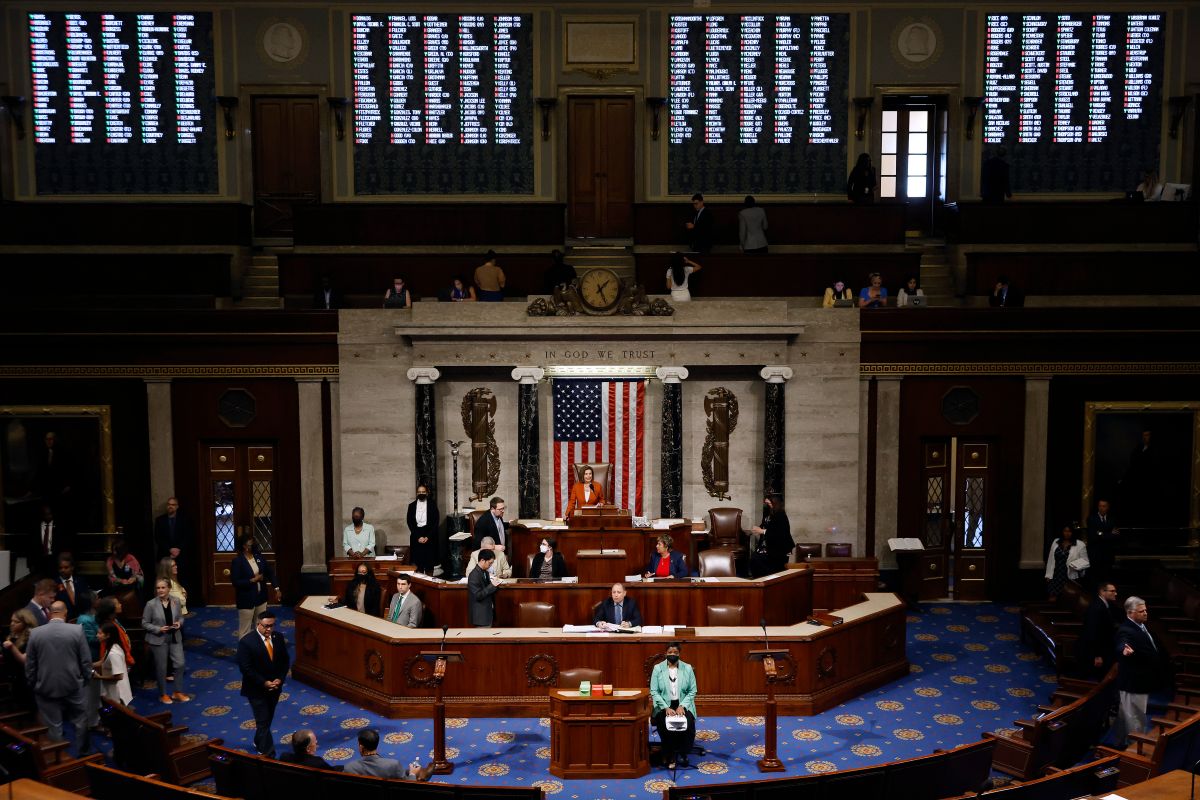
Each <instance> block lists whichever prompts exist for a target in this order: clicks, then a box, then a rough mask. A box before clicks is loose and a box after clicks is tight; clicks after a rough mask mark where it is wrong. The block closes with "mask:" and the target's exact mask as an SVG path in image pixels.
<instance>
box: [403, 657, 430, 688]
mask: <svg viewBox="0 0 1200 800" xmlns="http://www.w3.org/2000/svg"><path fill="white" fill-rule="evenodd" d="M404 679H405V682H407V683H408V685H409V688H412V689H416V688H418V687H422V686H434V685H435V684H436V683H437V679H436V678H435V677H434V674H433V664H431V663H429V662H428V661H426V660H425V659H423V658H421V656H419V655H417V656H411V657H409V659H408V660H407V661H405V662H404Z"/></svg>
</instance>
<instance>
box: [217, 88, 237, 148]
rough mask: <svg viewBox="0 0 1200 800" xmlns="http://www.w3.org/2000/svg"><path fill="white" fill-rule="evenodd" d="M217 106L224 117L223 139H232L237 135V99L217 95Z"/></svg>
mask: <svg viewBox="0 0 1200 800" xmlns="http://www.w3.org/2000/svg"><path fill="white" fill-rule="evenodd" d="M217 105H219V106H220V107H221V112H222V114H223V115H224V117H225V138H226V139H232V138H233V137H234V136H236V135H237V107H238V99H237V98H236V97H232V96H229V95H217Z"/></svg>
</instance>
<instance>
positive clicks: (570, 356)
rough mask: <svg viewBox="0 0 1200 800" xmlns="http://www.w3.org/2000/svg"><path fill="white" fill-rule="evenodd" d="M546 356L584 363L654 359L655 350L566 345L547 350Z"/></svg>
mask: <svg viewBox="0 0 1200 800" xmlns="http://www.w3.org/2000/svg"><path fill="white" fill-rule="evenodd" d="M544 352H545V358H547V359H553V360H558V361H578V362H582V363H592V362H596V361H618V362H620V361H630V360H633V359H638V360H647V361H653V360H654V353H655V351H654V350H642V349H637V348H630V349H614V348H585V347H566V348H563V349H562V350H546V351H544Z"/></svg>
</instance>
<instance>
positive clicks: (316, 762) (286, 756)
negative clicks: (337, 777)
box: [279, 752, 346, 772]
mask: <svg viewBox="0 0 1200 800" xmlns="http://www.w3.org/2000/svg"><path fill="white" fill-rule="evenodd" d="M279 760H280V761H282V762H284V763H285V764H299V765H301V766H304V767H313V768H314V769H331V770H333V771H334V772H341V771H342V770H344V769H345V768H346V767H345V766H344V765H342V764H338V765H337V766H334V765H333V764H330V763H329V762H328V761H326V760H325V759H323V758H321V757H320V756H311V755H309V754H308V753H302V754H300V755H296V754H295V753H291V752H283V753H280V755H279Z"/></svg>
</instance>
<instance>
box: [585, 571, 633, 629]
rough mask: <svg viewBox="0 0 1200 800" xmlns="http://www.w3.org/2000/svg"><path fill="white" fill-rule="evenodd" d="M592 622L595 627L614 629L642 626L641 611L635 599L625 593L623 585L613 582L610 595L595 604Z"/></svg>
mask: <svg viewBox="0 0 1200 800" xmlns="http://www.w3.org/2000/svg"><path fill="white" fill-rule="evenodd" d="M592 622H594V623H595V624H596V627H597V628H603V629H604V630H616V629H617V628H640V627H642V611H641V609H639V608H638V604H637V600H634V599H633V598H632V597H628V596H626V594H625V585H624V584H622V583H614V584H613V587H612V596H611V597H609V598H608V599H607V600H605V601H604V602H603V603H601V604H600V605H598V606H596V613H595V614H594V615H593V619H592Z"/></svg>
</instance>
